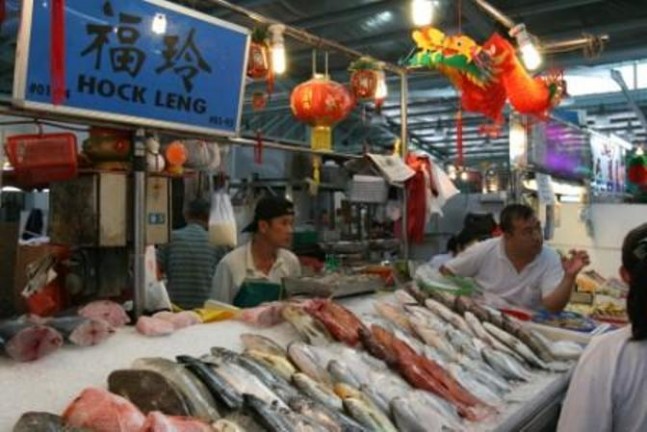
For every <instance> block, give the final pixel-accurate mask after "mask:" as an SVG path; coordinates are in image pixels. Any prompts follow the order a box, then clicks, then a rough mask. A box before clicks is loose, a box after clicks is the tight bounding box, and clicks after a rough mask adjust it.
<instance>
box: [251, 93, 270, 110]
mask: <svg viewBox="0 0 647 432" xmlns="http://www.w3.org/2000/svg"><path fill="white" fill-rule="evenodd" d="M266 106H267V94H265V93H264V92H259V91H255V92H254V93H252V110H253V111H263V110H264V109H265V107H266Z"/></svg>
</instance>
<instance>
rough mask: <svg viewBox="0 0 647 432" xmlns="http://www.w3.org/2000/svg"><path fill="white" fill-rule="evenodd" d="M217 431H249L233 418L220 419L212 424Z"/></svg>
mask: <svg viewBox="0 0 647 432" xmlns="http://www.w3.org/2000/svg"><path fill="white" fill-rule="evenodd" d="M211 428H212V429H213V430H214V431H215V432H247V431H246V430H245V428H243V427H242V426H241V425H239V424H237V423H234V422H233V421H231V420H225V419H220V420H218V421H217V422H215V423H213V424H212V425H211Z"/></svg>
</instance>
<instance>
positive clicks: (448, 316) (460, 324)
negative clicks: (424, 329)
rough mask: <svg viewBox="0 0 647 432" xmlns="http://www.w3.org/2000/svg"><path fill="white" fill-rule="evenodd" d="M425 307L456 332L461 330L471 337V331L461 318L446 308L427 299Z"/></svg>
mask: <svg viewBox="0 0 647 432" xmlns="http://www.w3.org/2000/svg"><path fill="white" fill-rule="evenodd" d="M425 306H426V307H427V308H428V309H429V310H431V311H432V312H434V313H435V314H437V315H438V316H440V317H441V318H442V319H444V320H445V321H447V322H448V323H450V324H451V325H453V326H454V327H455V328H457V329H458V330H461V331H462V332H464V333H466V334H468V335H472V330H471V329H470V327H469V326H468V325H467V323H466V322H465V320H464V319H463V317H462V316H460V315H458V314H457V313H455V312H454V311H452V310H451V309H449V308H447V307H446V306H445V305H443V304H440V303H438V302H437V301H435V300H432V299H427V300H426V301H425Z"/></svg>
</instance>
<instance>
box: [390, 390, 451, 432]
mask: <svg viewBox="0 0 647 432" xmlns="http://www.w3.org/2000/svg"><path fill="white" fill-rule="evenodd" d="M443 405H445V402H444V401H442V400H441V399H439V398H437V397H435V396H433V395H432V394H431V393H428V392H421V391H416V392H415V393H413V394H411V395H409V396H406V397H398V398H395V399H394V400H393V401H392V402H391V411H392V413H393V417H394V419H395V422H396V425H397V426H398V428H399V429H400V430H403V431H407V432H409V431H411V432H426V431H446V430H462V429H463V426H462V425H461V421H460V419H459V417H458V414H457V413H456V410H453V411H452V407H451V406H443Z"/></svg>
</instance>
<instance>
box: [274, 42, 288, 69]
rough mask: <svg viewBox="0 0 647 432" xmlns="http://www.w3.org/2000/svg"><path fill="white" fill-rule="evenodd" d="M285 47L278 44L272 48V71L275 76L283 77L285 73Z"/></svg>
mask: <svg viewBox="0 0 647 432" xmlns="http://www.w3.org/2000/svg"><path fill="white" fill-rule="evenodd" d="M285 63H286V61H285V46H283V44H276V45H273V46H272V70H273V71H274V73H275V74H277V75H281V74H283V73H285V69H286V64H285Z"/></svg>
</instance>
